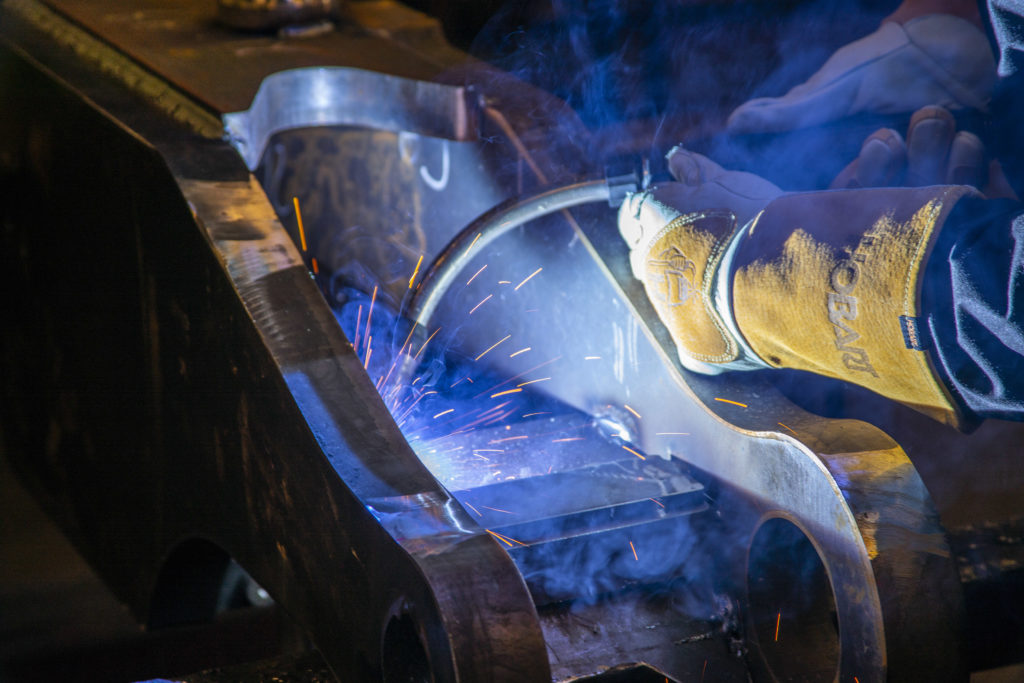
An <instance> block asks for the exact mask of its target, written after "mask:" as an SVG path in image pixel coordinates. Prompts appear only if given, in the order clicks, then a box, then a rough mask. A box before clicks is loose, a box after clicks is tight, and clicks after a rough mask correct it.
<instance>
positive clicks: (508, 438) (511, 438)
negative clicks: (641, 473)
mask: <svg viewBox="0 0 1024 683" xmlns="http://www.w3.org/2000/svg"><path fill="white" fill-rule="evenodd" d="M528 438H530V437H528V436H506V437H505V438H504V439H493V440H491V441H488V442H487V443H502V442H504V441H516V440H517V439H528ZM641 457H643V456H641Z"/></svg>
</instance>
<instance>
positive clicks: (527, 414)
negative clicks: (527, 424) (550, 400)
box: [523, 410, 551, 417]
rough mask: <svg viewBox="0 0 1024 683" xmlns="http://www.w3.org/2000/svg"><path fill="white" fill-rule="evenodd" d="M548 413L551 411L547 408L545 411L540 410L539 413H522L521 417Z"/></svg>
mask: <svg viewBox="0 0 1024 683" xmlns="http://www.w3.org/2000/svg"><path fill="white" fill-rule="evenodd" d="M550 414H551V411H550V410H547V411H543V412H540V413H526V414H525V415H523V417H533V416H534V415H550Z"/></svg>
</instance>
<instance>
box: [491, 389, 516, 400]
mask: <svg viewBox="0 0 1024 683" xmlns="http://www.w3.org/2000/svg"><path fill="white" fill-rule="evenodd" d="M520 391H522V389H520V388H519V387H516V388H515V389H506V390H505V391H499V392H498V393H496V394H491V398H498V397H499V396H506V395H508V394H518V393H519V392H520Z"/></svg>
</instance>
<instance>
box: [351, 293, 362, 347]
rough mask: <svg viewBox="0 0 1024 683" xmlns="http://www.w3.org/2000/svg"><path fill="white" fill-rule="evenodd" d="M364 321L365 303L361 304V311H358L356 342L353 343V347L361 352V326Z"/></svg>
mask: <svg viewBox="0 0 1024 683" xmlns="http://www.w3.org/2000/svg"><path fill="white" fill-rule="evenodd" d="M362 323H363V305H362V304H359V312H358V313H356V343H355V344H353V345H352V346H353V348H355V349H356V353H359V328H360V326H361V325H362Z"/></svg>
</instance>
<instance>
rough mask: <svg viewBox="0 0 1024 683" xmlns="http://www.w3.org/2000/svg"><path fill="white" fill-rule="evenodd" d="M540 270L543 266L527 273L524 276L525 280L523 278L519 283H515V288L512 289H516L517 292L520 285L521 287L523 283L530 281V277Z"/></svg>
mask: <svg viewBox="0 0 1024 683" xmlns="http://www.w3.org/2000/svg"><path fill="white" fill-rule="evenodd" d="M542 270H544V268H538V269H537V270H535V271H533V272H532V273H530V274H529V275H527V276H526V279H525V280H523V281H522V282H520V283H519V284H518V285H516V286H515V289H514V290H513V291H516V292H518V291H519V288H520V287H522V286H523V285H525V284H526V283H527V282H529V281H530V278H532V277H533V276H534V275H536V274H537V273H539V272H540V271H542Z"/></svg>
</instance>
